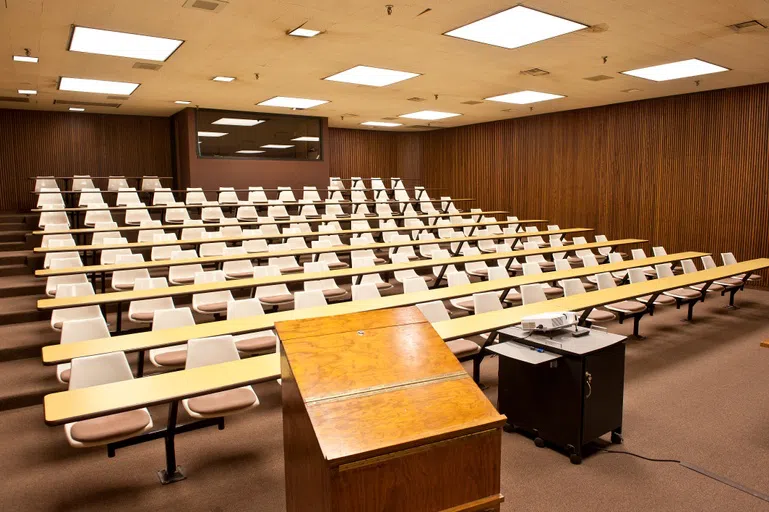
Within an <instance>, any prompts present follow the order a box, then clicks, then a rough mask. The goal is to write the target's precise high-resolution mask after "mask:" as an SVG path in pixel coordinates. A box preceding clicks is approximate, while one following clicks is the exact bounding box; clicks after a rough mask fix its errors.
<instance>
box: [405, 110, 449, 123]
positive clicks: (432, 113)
mask: <svg viewBox="0 0 769 512" xmlns="http://www.w3.org/2000/svg"><path fill="white" fill-rule="evenodd" d="M461 115H462V114H454V113H452V112H438V111H437V110H420V111H419V112H412V113H411V114H403V115H402V116H398V117H406V118H408V119H423V120H426V121H437V120H439V119H447V118H449V117H457V116H461Z"/></svg>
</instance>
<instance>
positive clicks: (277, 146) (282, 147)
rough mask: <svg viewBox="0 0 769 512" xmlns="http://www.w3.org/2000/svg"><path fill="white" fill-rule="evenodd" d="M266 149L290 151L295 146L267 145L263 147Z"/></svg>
mask: <svg viewBox="0 0 769 512" xmlns="http://www.w3.org/2000/svg"><path fill="white" fill-rule="evenodd" d="M261 147H263V148H264V149H288V148H293V147H294V145H293V144H265V145H264V146H261Z"/></svg>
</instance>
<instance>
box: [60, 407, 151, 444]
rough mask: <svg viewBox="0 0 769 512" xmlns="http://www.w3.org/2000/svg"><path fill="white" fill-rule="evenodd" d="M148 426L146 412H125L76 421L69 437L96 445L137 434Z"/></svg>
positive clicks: (148, 420) (148, 416)
mask: <svg viewBox="0 0 769 512" xmlns="http://www.w3.org/2000/svg"><path fill="white" fill-rule="evenodd" d="M149 424H150V415H149V414H147V411H144V410H136V411H126V412H121V413H117V414H110V415H109V416H103V417H101V418H93V419H90V420H83V421H78V422H76V423H75V424H74V425H72V429H71V430H70V435H71V436H72V439H74V440H75V441H79V442H81V443H98V442H103V441H107V440H109V439H114V438H118V437H124V436H128V435H131V434H138V433H139V432H141V431H142V430H144V429H145V428H146V427H147V425H149Z"/></svg>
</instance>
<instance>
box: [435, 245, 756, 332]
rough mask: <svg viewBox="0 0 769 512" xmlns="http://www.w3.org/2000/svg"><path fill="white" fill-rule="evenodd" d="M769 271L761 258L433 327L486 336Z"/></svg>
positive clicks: (437, 329) (456, 320)
mask: <svg viewBox="0 0 769 512" xmlns="http://www.w3.org/2000/svg"><path fill="white" fill-rule="evenodd" d="M602 267H603V266H602ZM766 267H769V258H759V259H755V260H749V261H743V262H741V263H737V264H734V265H726V266H722V267H716V268H712V269H708V270H700V271H699V272H696V273H694V274H682V275H678V276H673V277H665V278H662V279H655V280H652V281H646V282H643V283H636V284H627V285H624V286H618V287H616V288H609V289H606V290H598V291H593V292H588V293H582V294H579V295H573V296H571V297H563V298H560V299H553V300H546V301H543V302H538V303H536V304H529V305H527V306H520V307H515V308H509V309H505V310H502V311H494V312H491V313H482V314H480V315H474V316H469V317H464V318H457V319H455V320H446V321H443V322H437V323H435V324H433V327H434V328H435V330H436V331H438V334H440V335H441V337H442V338H443V339H444V340H453V339H457V338H464V337H467V336H473V335H475V334H480V333H483V332H489V331H495V330H499V329H503V328H505V327H509V326H512V325H515V324H518V323H520V322H521V320H522V319H523V317H525V316H529V315H537V314H541V313H552V312H556V311H581V310H584V309H586V308H596V307H600V306H604V305H606V304H611V303H613V302H621V301H623V300H628V299H633V298H635V297H642V296H647V295H652V294H654V293H661V292H664V291H669V290H673V289H676V288H682V287H687V286H691V285H694V284H699V283H704V282H707V281H714V280H717V279H723V278H725V277H730V276H733V275H738V274H745V273H747V272H752V271H755V270H760V269H762V268H766ZM594 268H595V267H594Z"/></svg>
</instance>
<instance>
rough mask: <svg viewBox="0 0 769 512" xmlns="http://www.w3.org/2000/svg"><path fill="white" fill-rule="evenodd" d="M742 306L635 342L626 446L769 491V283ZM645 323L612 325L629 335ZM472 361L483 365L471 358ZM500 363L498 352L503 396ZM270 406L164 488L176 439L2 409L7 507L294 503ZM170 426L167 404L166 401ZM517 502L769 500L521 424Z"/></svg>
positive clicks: (710, 310)
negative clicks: (92, 430) (577, 457)
mask: <svg viewBox="0 0 769 512" xmlns="http://www.w3.org/2000/svg"><path fill="white" fill-rule="evenodd" d="M738 302H739V303H740V304H741V306H742V308H741V309H739V310H736V311H727V310H725V309H723V305H724V304H725V299H724V298H721V297H711V298H710V299H709V300H708V301H707V302H705V303H704V304H700V305H698V306H697V308H696V309H695V318H696V320H695V322H694V323H693V324H689V323H686V322H682V321H681V319H682V318H683V317H684V315H685V313H684V312H683V311H676V310H675V309H674V308H669V309H666V310H659V311H658V313H657V314H655V316H654V317H653V318H650V317H646V318H644V320H643V322H642V323H641V332H642V334H644V335H646V336H647V338H646V339H644V340H632V339H631V340H629V341H628V348H627V363H626V387H625V410H624V436H625V444H624V445H622V446H609V449H611V450H617V449H620V450H629V451H632V452H635V453H638V454H642V455H645V456H648V457H657V458H674V459H681V460H683V461H686V462H688V463H691V464H693V465H696V466H699V467H702V468H705V469H707V470H709V471H711V472H714V473H717V474H719V475H722V476H724V477H726V478H728V479H730V480H733V481H736V482H739V483H740V484H742V485H744V486H746V487H750V488H753V489H755V490H757V491H760V492H763V493H769V471H767V470H766V468H767V467H769V392H767V390H769V350H767V349H760V348H759V346H758V344H759V343H760V342H761V341H762V340H764V339H767V338H769V322H767V319H769V292H763V291H755V290H748V291H747V292H745V293H742V294H740V295H738ZM631 328H632V325H625V326H619V325H616V324H612V325H611V326H610V330H611V331H612V332H617V333H628V332H629V330H630V329H631ZM468 366H469V365H468ZM496 367H497V364H496V359H495V358H490V359H487V360H486V361H485V362H484V366H483V382H484V383H485V384H487V385H488V386H489V389H488V390H487V391H486V394H487V396H488V397H489V399H491V400H492V401H494V400H496ZM255 389H256V391H257V394H258V395H259V398H260V400H261V406H260V407H259V408H258V409H256V410H255V411H253V412H250V413H248V414H246V415H243V416H236V417H232V418H230V419H228V420H227V428H226V429H225V430H224V431H221V432H220V431H217V430H216V429H206V430H203V431H198V432H192V433H188V434H184V435H182V436H180V437H178V438H177V454H178V462H179V463H180V464H181V465H183V467H184V469H185V471H186V473H187V475H188V479H187V480H186V481H184V482H180V483H177V484H173V485H170V486H161V485H159V483H158V481H157V477H156V475H155V471H156V470H157V469H160V468H161V467H162V466H163V463H164V459H163V443H162V441H155V442H152V443H148V444H144V445H140V446H135V447H130V448H126V449H124V450H121V451H118V453H117V457H115V458H114V459H108V458H107V457H106V450H104V449H88V450H76V449H74V448H71V447H69V445H68V444H67V443H66V441H65V439H64V435H63V432H62V428H61V427H59V428H49V427H46V426H45V425H44V423H43V419H42V407H40V406H35V407H27V408H23V409H16V410H11V411H6V412H2V413H0V440H1V441H0V475H2V476H0V478H2V481H3V483H2V492H0V510H3V511H5V510H8V511H26V510H30V511H39V510H51V511H65V510H99V511H103V510H110V511H120V510H126V511H128V510H131V511H135V510H184V511H185V512H191V511H225V510H233V511H240V510H256V511H263V512H271V511H280V510H283V508H284V506H285V498H284V493H285V489H284V483H283V449H282V426H281V409H280V407H281V406H280V387H279V385H278V384H277V383H266V384H262V385H259V386H256V387H255ZM152 413H153V418H154V420H155V422H156V423H157V424H161V423H163V422H164V416H165V408H156V409H153V410H152ZM502 460H503V466H502V492H503V493H504V495H505V496H506V502H505V504H504V505H503V507H502V509H503V510H505V511H512V510H523V511H561V510H563V511H570V512H573V511H577V510H590V511H637V510H655V511H656V510H671V511H672V510H676V511H703V510H712V511H731V510H734V511H753V510H756V511H758V510H769V503H767V502H765V501H762V500H760V499H758V498H755V497H752V496H750V495H748V494H746V493H744V492H740V491H738V490H736V489H733V488H731V487H728V486H726V485H724V484H722V483H719V482H717V481H715V480H712V479H710V478H707V477H705V476H702V475H700V474H698V473H695V472H693V471H691V470H688V469H685V468H683V467H682V466H679V465H678V464H671V463H657V462H648V461H645V460H641V459H638V458H635V457H631V456H628V455H617V454H607V453H604V452H601V451H597V452H596V453H594V454H593V455H590V456H588V457H586V459H585V460H584V462H583V464H582V465H581V466H574V465H572V464H570V463H569V461H568V459H567V458H566V457H565V456H564V455H562V454H560V453H558V452H556V451H553V450H551V449H549V448H545V449H539V448H536V447H535V446H534V443H533V442H532V441H531V440H530V439H528V438H527V437H525V436H522V435H520V434H503V441H502Z"/></svg>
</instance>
